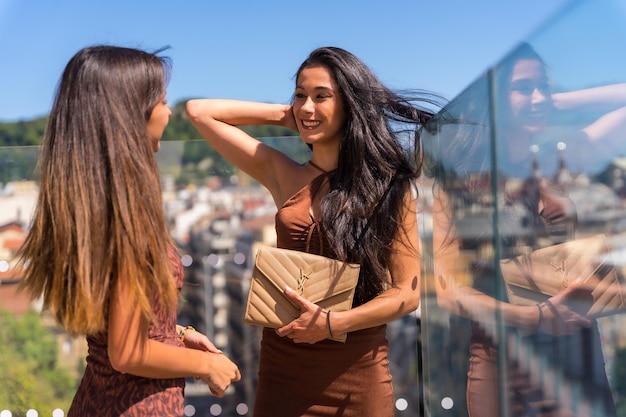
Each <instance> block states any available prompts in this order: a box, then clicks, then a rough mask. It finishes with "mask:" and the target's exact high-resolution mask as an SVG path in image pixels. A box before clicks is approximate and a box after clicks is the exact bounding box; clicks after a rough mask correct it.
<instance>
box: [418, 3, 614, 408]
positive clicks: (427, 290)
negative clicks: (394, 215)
mask: <svg viewBox="0 0 626 417" xmlns="http://www.w3.org/2000/svg"><path fill="white" fill-rule="evenodd" d="M624 12H625V9H624V6H623V3H621V2H617V1H615V2H612V1H588V2H574V3H572V5H571V7H569V8H568V9H566V10H565V11H564V12H563V13H562V14H561V15H560V16H557V18H555V19H553V20H552V21H550V22H549V24H547V25H546V26H545V28H543V29H542V30H540V31H538V32H537V33H536V34H535V35H534V36H532V37H530V38H529V39H528V41H527V42H522V43H520V44H519V45H517V46H516V47H515V48H514V49H513V50H512V51H511V52H510V53H509V54H508V55H507V56H505V57H504V58H503V59H501V60H500V61H499V62H498V63H497V64H496V65H494V66H493V67H492V68H490V69H489V70H488V71H486V72H485V73H484V74H483V75H482V76H481V77H479V78H478V79H477V80H476V82H474V83H473V84H472V85H471V86H469V87H468V88H467V89H466V90H465V91H464V92H463V93H462V94H460V95H459V96H458V97H456V98H455V99H454V100H453V101H452V102H451V103H450V104H449V105H448V107H447V108H446V109H445V110H444V111H442V112H440V113H439V114H438V115H437V117H436V118H435V120H433V122H432V123H431V124H430V125H429V126H427V129H426V132H425V134H424V136H423V143H424V146H425V151H426V170H425V173H426V175H425V176H424V178H423V183H422V188H423V191H424V194H423V195H425V196H427V198H426V200H425V201H426V202H427V203H425V206H424V212H425V213H426V215H425V216H424V217H423V221H424V223H423V227H422V234H423V236H422V237H423V240H424V249H425V250H424V280H423V282H424V286H423V290H424V291H423V299H422V300H423V301H422V322H423V333H422V341H423V343H424V347H423V348H424V374H423V379H424V386H425V392H427V395H426V397H425V408H426V411H427V413H428V415H432V416H439V415H446V416H450V415H454V416H466V415H469V416H481V417H482V416H514V415H515V416H518V415H524V416H526V415H528V416H530V415H533V416H534V415H541V416H543V415H546V416H547V415H551V416H552V415H559V416H560V415H568V416H569V415H572V416H602V417H604V416H611V415H624V413H626V408H625V407H626V406H625V405H624V404H623V403H622V402H620V398H623V397H624V392H623V390H624V385H625V382H626V375H624V373H623V371H622V368H623V367H624V365H625V362H624V356H625V355H626V348H625V347H624V343H623V340H624V336H626V331H625V330H623V329H624V328H625V327H624V325H623V324H624V323H623V322H624V318H625V316H624V315H623V314H622V313H623V311H624V287H623V280H624V272H625V271H624V260H623V253H624V248H625V246H626V234H625V231H626V224H625V220H624V219H625V214H626V211H625V208H624V207H625V206H624V196H625V193H624V190H625V188H624V178H625V176H624V174H625V168H626V167H625V166H624V159H623V155H624V150H625V149H624V148H625V142H624V138H626V54H625V53H624V52H623V43H624V40H626V30H625V29H624V27H625V26H624V22H625V21H626V18H625V17H626V16H625V13H624ZM431 191H432V192H431ZM621 401H623V400H621ZM616 407H617V410H622V411H621V413H619V412H618V411H616Z"/></svg>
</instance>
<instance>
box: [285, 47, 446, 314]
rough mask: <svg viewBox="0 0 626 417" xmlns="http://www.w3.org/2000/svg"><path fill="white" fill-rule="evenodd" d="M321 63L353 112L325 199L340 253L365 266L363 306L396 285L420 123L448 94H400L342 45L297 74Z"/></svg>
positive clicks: (418, 160)
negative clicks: (395, 253) (390, 273)
mask: <svg viewBox="0 0 626 417" xmlns="http://www.w3.org/2000/svg"><path fill="white" fill-rule="evenodd" d="M316 66H321V67H324V68H326V69H327V70H328V71H329V72H330V73H331V74H332V76H333V78H334V80H335V82H336V83H337V86H338V89H339V92H340V94H341V97H342V99H343V102H344V110H345V112H346V115H347V121H346V127H345V133H344V137H343V138H342V141H341V145H340V146H341V148H340V151H339V160H338V167H337V169H336V170H335V171H334V172H333V173H332V174H331V175H330V177H329V180H330V192H329V193H328V195H327V196H326V197H325V198H324V199H323V200H322V202H321V208H322V224H323V225H324V231H325V233H326V235H327V237H328V240H329V242H330V244H331V245H332V246H333V249H334V252H335V253H336V255H337V256H338V258H339V259H342V260H348V261H352V262H358V263H360V264H361V277H360V280H359V285H358V286H357V290H356V294H355V305H360V304H363V303H365V302H367V301H369V300H371V299H372V298H374V297H375V296H377V295H378V294H380V293H381V292H382V291H384V289H385V288H386V285H388V284H389V282H387V266H388V263H389V259H390V256H391V254H392V249H391V247H392V245H391V243H392V241H393V240H394V239H395V238H396V237H397V236H398V233H399V232H401V231H402V224H401V218H400V214H401V212H402V208H403V207H404V206H403V204H404V201H405V198H406V195H407V192H408V191H409V189H410V187H411V186H412V185H411V184H413V183H414V182H415V180H416V179H417V177H418V176H419V174H420V172H421V167H422V152H421V147H420V140H419V133H420V132H419V129H420V128H421V126H422V124H424V123H426V122H427V121H428V120H429V119H430V118H431V117H432V114H433V113H432V111H433V109H436V108H438V107H439V105H440V104H441V99H440V97H437V96H436V95H434V94H431V93H428V92H425V91H415V92H409V91H406V92H404V93H403V94H402V95H401V94H400V93H397V92H394V91H392V90H391V89H389V88H387V87H386V86H385V85H383V84H382V82H381V81H380V80H379V79H378V78H377V77H376V75H375V74H374V73H373V72H372V71H371V70H370V69H369V68H368V67H367V66H366V65H365V64H364V63H363V62H362V61H361V60H360V59H359V58H357V57H356V56H355V55H353V54H352V53H350V52H348V51H346V50H344V49H341V48H337V47H322V48H318V49H315V50H314V51H313V52H311V53H310V55H309V56H308V57H307V58H306V60H305V61H304V62H303V63H302V64H301V65H300V67H299V68H298V71H297V73H296V80H297V79H298V76H299V75H300V73H301V72H302V70H304V69H305V68H310V67H316ZM429 108H430V109H429ZM388 187H391V188H390V191H389V193H388V195H387V196H386V198H384V199H382V196H383V195H385V191H386V190H387V188H388ZM381 199H382V201H380V200H381ZM379 201H380V205H379ZM375 210H376V212H375V213H374V211H375ZM366 225H367V229H366V232H365V233H364V235H363V237H362V239H361V241H360V242H359V244H358V245H356V242H357V241H358V240H359V237H358V236H359V235H360V234H361V231H362V230H363V229H365V228H366ZM411 249H415V250H416V248H411ZM416 256H417V253H416Z"/></svg>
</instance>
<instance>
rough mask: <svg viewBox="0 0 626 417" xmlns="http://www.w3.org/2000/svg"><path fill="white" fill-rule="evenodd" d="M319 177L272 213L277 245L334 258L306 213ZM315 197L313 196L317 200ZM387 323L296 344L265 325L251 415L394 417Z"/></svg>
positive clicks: (322, 189)
mask: <svg viewBox="0 0 626 417" xmlns="http://www.w3.org/2000/svg"><path fill="white" fill-rule="evenodd" d="M325 179H326V175H325V174H324V175H320V176H318V177H317V178H315V179H314V180H313V181H312V182H311V183H310V184H308V185H306V186H305V187H303V188H302V189H301V190H300V191H298V192H297V193H296V194H294V195H293V196H292V197H291V198H290V199H289V200H288V201H287V202H286V203H285V204H284V205H283V207H281V208H280V210H279V211H278V213H277V214H276V231H277V237H278V247H281V248H286V249H295V250H300V251H304V252H310V253H315V254H323V255H325V256H332V254H329V253H327V252H328V244H327V243H326V242H325V239H324V238H323V236H322V235H321V234H320V233H319V231H320V228H319V223H318V222H317V221H316V220H315V219H314V218H313V217H312V215H311V214H310V208H311V204H312V203H313V200H314V199H315V198H317V197H318V196H319V195H324V193H327V192H328V189H327V183H326V182H325V181H324V180H325ZM316 201H317V200H316ZM385 330H386V327H385V326H377V327H373V328H370V329H365V330H361V331H357V332H352V333H349V334H348V338H347V341H346V343H345V344H344V343H340V342H335V341H331V340H324V341H321V342H318V343H315V344H306V343H294V342H292V341H291V339H289V338H283V337H279V336H278V335H277V334H276V332H275V331H274V329H269V328H266V329H263V340H262V342H261V354H260V364H259V382H258V386H257V393H256V400H255V404H254V416H255V417H297V416H316V417H324V416H342V417H369V416H371V417H389V416H393V409H394V406H393V389H392V385H391V375H390V373H389V361H388V343H387V340H386V338H385Z"/></svg>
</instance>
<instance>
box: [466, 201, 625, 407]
mask: <svg viewBox="0 0 626 417" xmlns="http://www.w3.org/2000/svg"><path fill="white" fill-rule="evenodd" d="M540 199H541V201H542V202H543V204H544V208H543V210H541V212H539V213H538V216H539V218H540V220H541V222H542V223H543V227H545V229H546V233H547V234H548V235H549V236H551V237H553V239H554V240H555V242H557V243H558V242H562V241H565V240H569V239H571V238H572V236H571V235H570V236H568V234H571V233H572V231H573V225H572V223H574V224H575V222H576V218H575V213H576V211H575V207H574V203H573V202H572V201H571V200H570V199H569V198H566V197H564V196H562V195H559V194H558V193H555V192H551V191H548V190H546V189H542V190H541V191H540ZM472 331H473V333H472V339H471V345H470V360H469V361H470V367H469V371H468V375H467V376H468V380H467V404H468V415H469V416H470V417H486V416H500V415H510V416H515V417H583V416H584V417H613V416H616V411H615V404H614V402H613V398H612V394H611V388H610V385H609V382H608V377H607V374H606V372H605V363H604V357H603V353H602V346H601V339H600V333H599V329H598V326H597V323H596V322H594V323H593V325H592V326H591V327H589V328H583V329H580V330H579V331H577V332H575V333H574V334H571V335H567V336H552V335H549V334H542V333H538V334H532V335H529V336H523V337H521V338H519V339H514V340H516V345H515V346H519V345H520V344H523V345H525V346H526V345H529V346H532V351H533V353H532V354H533V355H534V357H535V359H536V360H537V361H538V363H539V366H541V367H542V371H541V376H540V378H537V377H536V376H535V377H533V376H532V375H531V374H530V373H529V372H528V371H527V370H526V369H525V368H523V367H522V366H520V363H519V362H518V361H517V360H515V359H512V358H508V359H507V361H506V366H505V367H504V369H501V368H499V365H498V364H499V361H500V359H501V358H500V357H499V354H498V346H497V343H496V341H495V340H494V339H493V337H492V336H490V335H488V334H487V333H486V332H485V331H484V330H483V329H481V327H480V326H479V325H478V324H477V323H474V325H473V327H472ZM511 335H516V330H515V329H512V328H507V336H509V337H510V336H511ZM538 369H539V368H538ZM551 372H553V373H554V374H555V375H556V376H553V375H552V374H551ZM502 377H503V378H504V380H502ZM566 387H569V388H567V389H566ZM500 392H502V393H503V395H505V396H506V398H500V399H499V398H498V394H499V393H500ZM501 404H504V405H505V407H506V410H500V405H501Z"/></svg>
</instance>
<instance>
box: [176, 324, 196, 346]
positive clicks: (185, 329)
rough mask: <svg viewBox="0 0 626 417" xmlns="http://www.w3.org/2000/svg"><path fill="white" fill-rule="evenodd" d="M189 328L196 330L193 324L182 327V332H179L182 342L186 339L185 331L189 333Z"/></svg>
mask: <svg viewBox="0 0 626 417" xmlns="http://www.w3.org/2000/svg"><path fill="white" fill-rule="evenodd" d="M189 330H193V331H194V332H195V331H196V329H194V328H193V326H187V327H183V328H182V329H180V332H178V338H179V339H180V341H181V342H184V341H185V333H187V331H189Z"/></svg>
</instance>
